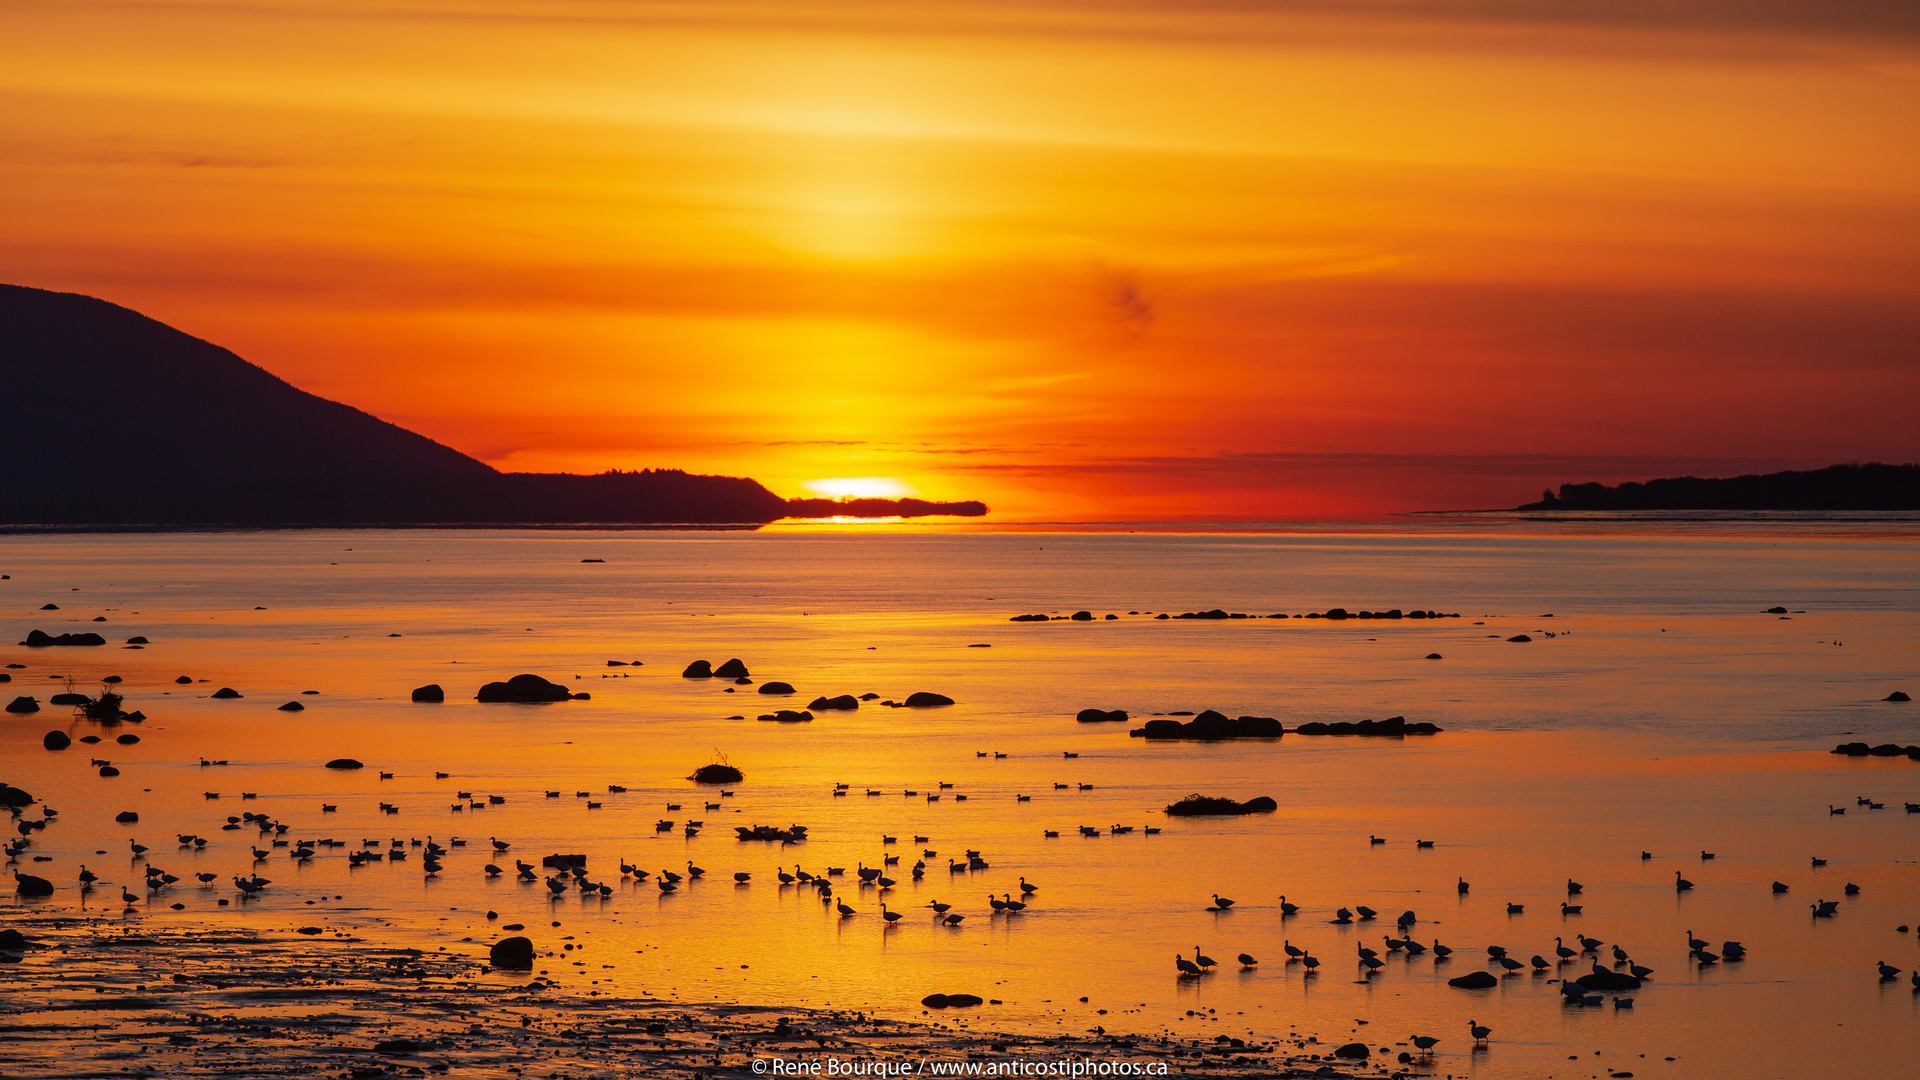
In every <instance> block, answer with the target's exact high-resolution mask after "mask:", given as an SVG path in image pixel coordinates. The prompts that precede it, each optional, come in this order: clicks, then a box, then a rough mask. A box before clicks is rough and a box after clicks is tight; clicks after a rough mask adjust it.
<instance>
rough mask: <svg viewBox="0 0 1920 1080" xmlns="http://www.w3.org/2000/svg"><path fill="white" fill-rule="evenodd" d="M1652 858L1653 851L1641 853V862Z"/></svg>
mask: <svg viewBox="0 0 1920 1080" xmlns="http://www.w3.org/2000/svg"><path fill="white" fill-rule="evenodd" d="M1651 858H1653V852H1651V851H1643V852H1641V853H1640V861H1641V862H1646V861H1647V860H1648V859H1651Z"/></svg>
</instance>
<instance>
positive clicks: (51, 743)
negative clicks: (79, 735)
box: [40, 731, 73, 750]
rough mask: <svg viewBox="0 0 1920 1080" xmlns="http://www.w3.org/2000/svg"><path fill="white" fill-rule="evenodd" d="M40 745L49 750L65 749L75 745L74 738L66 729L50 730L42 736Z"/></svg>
mask: <svg viewBox="0 0 1920 1080" xmlns="http://www.w3.org/2000/svg"><path fill="white" fill-rule="evenodd" d="M40 745H41V746H44V747H46V748H47V749H49V750H65V749H66V748H67V747H69V746H72V745H73V739H72V737H70V736H69V735H68V734H67V733H66V732H64V731H49V732H47V733H46V734H45V735H44V736H42V737H41V739H40Z"/></svg>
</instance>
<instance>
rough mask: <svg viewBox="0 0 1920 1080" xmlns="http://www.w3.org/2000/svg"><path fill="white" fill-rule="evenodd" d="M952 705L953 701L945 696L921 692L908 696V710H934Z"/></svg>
mask: <svg viewBox="0 0 1920 1080" xmlns="http://www.w3.org/2000/svg"><path fill="white" fill-rule="evenodd" d="M951 704H953V699H952V698H950V697H948V696H947V695H945V694H934V693H929V692H928V691H925V690H921V691H919V692H917V693H913V694H909V695H907V708H909V709H933V708H938V707H940V706H942V705H951Z"/></svg>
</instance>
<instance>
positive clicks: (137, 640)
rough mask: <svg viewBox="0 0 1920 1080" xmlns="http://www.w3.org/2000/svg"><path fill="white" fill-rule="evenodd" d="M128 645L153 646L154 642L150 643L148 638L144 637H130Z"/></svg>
mask: <svg viewBox="0 0 1920 1080" xmlns="http://www.w3.org/2000/svg"><path fill="white" fill-rule="evenodd" d="M127 644H129V645H151V644H153V643H152V642H150V641H148V640H147V639H146V638H144V637H130V638H128V639H127Z"/></svg>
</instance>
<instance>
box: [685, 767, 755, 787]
mask: <svg viewBox="0 0 1920 1080" xmlns="http://www.w3.org/2000/svg"><path fill="white" fill-rule="evenodd" d="M746 778H747V777H746V774H745V773H742V772H741V771H740V770H739V769H736V768H734V767H733V766H731V765H724V764H719V763H715V764H712V765H702V766H700V767H699V768H697V769H695V770H693V775H692V776H689V777H687V779H689V780H692V781H693V782H694V783H696V784H737V783H739V782H740V781H742V780H745V779H746Z"/></svg>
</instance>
